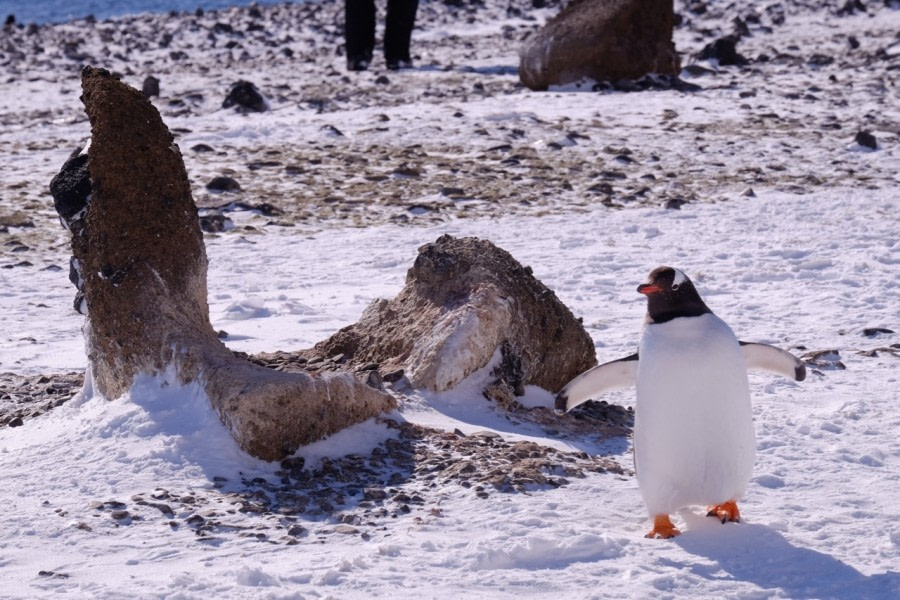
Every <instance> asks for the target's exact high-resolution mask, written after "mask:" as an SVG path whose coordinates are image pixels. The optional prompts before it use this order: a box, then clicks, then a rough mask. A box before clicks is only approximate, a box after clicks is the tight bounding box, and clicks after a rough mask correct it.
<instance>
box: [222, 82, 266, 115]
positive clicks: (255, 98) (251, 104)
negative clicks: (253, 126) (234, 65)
mask: <svg viewBox="0 0 900 600" xmlns="http://www.w3.org/2000/svg"><path fill="white" fill-rule="evenodd" d="M232 106H234V107H235V109H236V110H237V111H238V112H244V113H247V112H265V111H267V110H269V102H268V101H267V100H266V99H265V97H264V96H263V95H262V93H260V91H259V90H258V89H257V87H256V86H255V85H253V84H252V83H251V82H249V81H245V80H243V79H241V80H239V81H236V82H235V83H233V84H231V87H230V88H229V90H228V95H227V96H225V100H224V101H223V102H222V108H231V107H232Z"/></svg>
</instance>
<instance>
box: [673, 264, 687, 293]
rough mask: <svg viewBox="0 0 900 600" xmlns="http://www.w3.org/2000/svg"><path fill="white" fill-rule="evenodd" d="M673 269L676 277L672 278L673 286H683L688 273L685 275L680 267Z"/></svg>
mask: <svg viewBox="0 0 900 600" xmlns="http://www.w3.org/2000/svg"><path fill="white" fill-rule="evenodd" d="M672 270H673V271H675V277H673V278H672V287H673V288H676V289H677V288H678V287H680V286H681V284H682V283H684V282H685V281H687V275H685V274H684V273H682V272H681V271H679V270H678V269H672Z"/></svg>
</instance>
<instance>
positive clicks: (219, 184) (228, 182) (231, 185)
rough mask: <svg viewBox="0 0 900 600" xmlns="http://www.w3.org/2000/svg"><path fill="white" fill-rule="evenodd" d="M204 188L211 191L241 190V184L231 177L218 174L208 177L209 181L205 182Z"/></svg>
mask: <svg viewBox="0 0 900 600" xmlns="http://www.w3.org/2000/svg"><path fill="white" fill-rule="evenodd" d="M206 189H208V190H210V191H211V192H239V191H241V184H239V183H238V182H237V180H235V179H234V178H233V177H226V176H224V175H220V176H217V177H213V178H212V179H210V181H209V183H207V184H206Z"/></svg>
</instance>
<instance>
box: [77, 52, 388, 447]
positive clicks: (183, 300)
mask: <svg viewBox="0 0 900 600" xmlns="http://www.w3.org/2000/svg"><path fill="white" fill-rule="evenodd" d="M82 87H83V94H82V100H83V102H84V105H85V110H86V112H87V114H88V117H89V119H90V122H91V133H92V142H91V147H90V154H89V157H88V169H89V173H90V180H91V184H92V185H91V190H92V192H91V193H92V197H93V198H94V199H95V201H92V202H90V203H89V204H88V205H87V210H86V214H85V217H84V230H83V232H82V233H81V234H80V235H73V237H72V249H73V254H74V256H75V259H76V260H77V261H78V262H79V264H80V265H81V266H82V270H81V273H82V276H83V278H84V294H85V298H86V301H87V307H88V318H87V320H88V324H87V325H86V327H85V332H86V349H87V354H88V360H89V362H90V369H91V372H92V374H93V383H94V389H95V391H96V393H98V394H99V395H101V396H104V397H107V398H116V397H119V396H121V395H122V394H123V393H125V392H127V391H129V390H130V389H131V387H132V385H133V383H134V381H135V378H136V377H137V375H138V374H151V375H160V376H164V377H177V381H167V383H168V384H182V385H187V384H193V385H197V386H202V388H203V390H204V392H205V393H206V395H207V397H208V398H209V399H210V402H211V404H212V406H213V408H214V409H215V410H216V412H217V413H218V414H219V416H220V418H221V420H222V423H223V424H225V426H226V427H227V428H228V430H229V432H230V433H231V435H232V436H233V437H234V438H235V440H236V441H237V442H238V444H239V445H240V447H241V448H242V449H244V450H245V451H246V452H248V453H250V454H252V455H254V456H256V457H258V458H262V459H264V460H276V459H280V458H283V457H284V456H286V455H288V454H290V453H292V452H293V451H295V450H296V449H297V448H298V447H299V446H301V445H304V444H309V443H311V442H314V441H316V440H319V439H321V438H322V437H324V436H326V435H329V434H331V433H335V432H337V431H339V430H341V429H343V428H345V427H347V426H349V425H351V424H353V423H357V422H360V421H363V420H365V419H368V418H370V417H372V416H375V415H377V414H379V413H382V412H384V411H387V410H390V409H392V408H393V407H394V406H395V402H394V400H393V398H391V397H390V396H389V395H387V394H386V393H385V392H383V391H382V390H378V389H375V388H372V387H369V386H367V385H366V384H364V383H362V382H360V381H358V380H357V379H356V378H355V377H354V375H353V374H351V373H336V374H330V375H329V376H327V377H315V378H314V377H312V376H310V375H308V374H306V373H283V372H276V371H272V370H269V369H266V368H265V367H261V366H258V365H256V364H253V363H251V362H249V361H247V360H245V359H243V358H239V357H237V356H235V355H234V354H233V353H232V352H231V351H230V350H228V348H226V347H225V346H224V345H223V344H222V342H221V341H220V340H219V339H218V336H217V334H216V331H215V330H214V329H213V327H212V325H211V324H210V322H209V308H208V304H207V288H206V272H207V258H206V249H205V247H204V245H203V235H202V232H201V231H200V226H199V220H198V211H197V206H196V204H195V203H194V201H193V198H192V197H191V192H190V189H191V186H190V181H189V179H188V176H187V172H186V170H185V167H184V162H183V160H182V158H181V152H180V150H179V148H178V146H177V145H176V144H175V141H174V139H173V137H172V134H171V133H170V132H169V130H168V129H167V128H166V126H165V124H164V123H163V122H162V119H161V118H160V116H159V112H158V111H157V110H156V108H154V107H153V105H152V104H151V103H150V102H149V101H148V100H147V99H146V98H145V97H144V96H143V94H142V93H141V92H139V91H137V90H135V89H134V88H131V87H129V86H127V85H126V84H124V83H122V82H120V81H118V80H117V79H115V78H114V77H112V76H111V75H110V74H109V72H107V71H105V70H103V69H94V68H91V67H85V69H84V70H83V71H82ZM160 239H166V240H167V243H166V244H160V243H159V240H160ZM333 354H336V352H333V353H330V354H329V356H331V355H333ZM167 373H168V374H170V375H166V374H167ZM172 373H177V376H176V375H171V374H172Z"/></svg>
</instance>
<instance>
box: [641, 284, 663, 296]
mask: <svg viewBox="0 0 900 600" xmlns="http://www.w3.org/2000/svg"><path fill="white" fill-rule="evenodd" d="M637 291H638V292H640V293H641V294H645V295H647V296H649V295H650V294H657V293H659V292H661V291H663V289H662V288H661V287H659V286H658V285H656V284H655V283H643V284H641V285H639V286H638V288H637Z"/></svg>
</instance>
